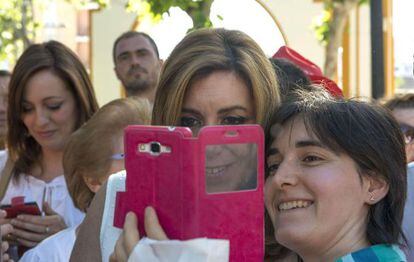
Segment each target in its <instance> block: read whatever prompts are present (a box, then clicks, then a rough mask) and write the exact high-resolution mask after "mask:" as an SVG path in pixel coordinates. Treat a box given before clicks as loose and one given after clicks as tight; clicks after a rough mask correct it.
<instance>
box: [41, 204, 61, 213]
mask: <svg viewBox="0 0 414 262" xmlns="http://www.w3.org/2000/svg"><path fill="white" fill-rule="evenodd" d="M43 212H45V214H46V215H48V216H53V215H58V213H56V212H55V210H53V209H52V208H51V207H50V205H49V203H47V202H43Z"/></svg>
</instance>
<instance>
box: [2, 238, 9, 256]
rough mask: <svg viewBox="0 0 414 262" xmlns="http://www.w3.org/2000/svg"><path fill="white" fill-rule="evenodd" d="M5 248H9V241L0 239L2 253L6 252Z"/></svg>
mask: <svg viewBox="0 0 414 262" xmlns="http://www.w3.org/2000/svg"><path fill="white" fill-rule="evenodd" d="M7 249H9V243H8V242H7V241H1V250H2V251H3V254H4V253H6V252H7Z"/></svg>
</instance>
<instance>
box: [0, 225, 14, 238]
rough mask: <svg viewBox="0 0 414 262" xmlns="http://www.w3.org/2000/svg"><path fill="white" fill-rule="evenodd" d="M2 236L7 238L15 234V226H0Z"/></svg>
mask: <svg viewBox="0 0 414 262" xmlns="http://www.w3.org/2000/svg"><path fill="white" fill-rule="evenodd" d="M0 231H1V236H2V237H3V236H6V235H7V234H10V233H11V232H13V226H12V225H11V224H4V225H1V226H0Z"/></svg>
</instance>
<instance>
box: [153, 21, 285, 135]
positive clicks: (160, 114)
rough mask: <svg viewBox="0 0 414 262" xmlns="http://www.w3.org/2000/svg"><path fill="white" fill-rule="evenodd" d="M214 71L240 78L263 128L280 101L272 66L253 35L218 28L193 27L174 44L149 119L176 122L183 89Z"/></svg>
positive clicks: (162, 122)
mask: <svg viewBox="0 0 414 262" xmlns="http://www.w3.org/2000/svg"><path fill="white" fill-rule="evenodd" d="M215 71H230V72H234V73H235V74H237V75H238V76H240V77H241V79H243V81H244V82H245V83H246V85H247V86H248V87H249V89H250V91H251V94H252V96H253V99H254V106H255V108H256V121H257V123H259V124H261V125H262V126H263V128H265V129H266V128H267V127H268V124H269V121H270V118H271V114H272V113H273V111H275V110H276V108H277V106H278V105H279V103H280V97H279V92H278V83H277V81H276V76H275V73H274V70H273V67H272V65H271V63H270V61H269V60H268V58H267V57H266V56H265V54H264V53H263V51H262V50H261V48H260V47H259V46H258V45H257V43H256V42H255V41H254V40H253V39H251V38H250V37H249V36H247V35H246V34H245V33H243V32H240V31H237V30H226V29H222V28H214V29H199V30H196V31H193V32H192V33H190V34H188V35H187V36H186V37H185V38H184V39H183V40H182V41H181V42H180V43H179V44H178V45H177V46H176V47H175V48H174V50H173V51H172V53H171V55H170V57H169V58H168V59H167V60H166V62H165V63H164V66H163V68H162V70H161V73H160V80H159V84H158V89H157V94H156V97H155V103H154V110H153V114H152V118H153V121H152V123H153V124H154V125H177V124H178V123H179V116H180V114H181V108H182V105H183V100H184V96H185V94H186V92H187V90H188V89H189V88H190V87H191V85H192V83H194V81H196V80H198V79H201V78H204V77H207V76H208V75H209V74H211V73H213V72H215ZM223 92H225V90H223Z"/></svg>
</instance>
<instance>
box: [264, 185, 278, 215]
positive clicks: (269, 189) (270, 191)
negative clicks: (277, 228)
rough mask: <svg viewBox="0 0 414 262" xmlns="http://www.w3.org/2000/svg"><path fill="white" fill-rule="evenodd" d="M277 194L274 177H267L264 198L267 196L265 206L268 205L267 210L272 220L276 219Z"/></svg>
mask: <svg viewBox="0 0 414 262" xmlns="http://www.w3.org/2000/svg"><path fill="white" fill-rule="evenodd" d="M275 195H276V190H275V188H274V185H273V183H272V177H269V178H267V179H266V181H265V185H264V198H265V206H266V209H267V212H269V215H270V218H271V219H272V221H273V219H274V216H273V215H274V213H275V210H274V205H273V202H274V199H275V198H274V197H275Z"/></svg>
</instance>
